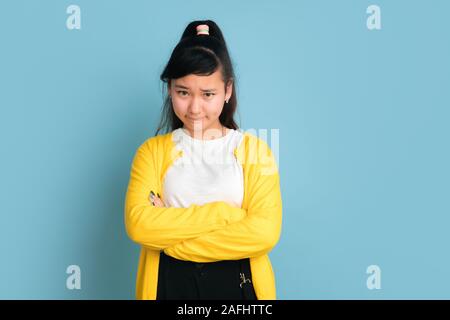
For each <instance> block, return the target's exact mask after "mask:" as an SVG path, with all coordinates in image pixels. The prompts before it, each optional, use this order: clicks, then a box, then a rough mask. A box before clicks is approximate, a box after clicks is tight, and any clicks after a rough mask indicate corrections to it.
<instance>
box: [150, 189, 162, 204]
mask: <svg viewBox="0 0 450 320" xmlns="http://www.w3.org/2000/svg"><path fill="white" fill-rule="evenodd" d="M150 202H151V203H152V204H153V205H154V206H155V207H165V205H164V202H163V201H162V200H161V198H160V196H159V193H157V195H155V194H154V193H153V191H150Z"/></svg>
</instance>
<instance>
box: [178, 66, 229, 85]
mask: <svg viewBox="0 0 450 320" xmlns="http://www.w3.org/2000/svg"><path fill="white" fill-rule="evenodd" d="M222 84H223V80H222V74H221V72H220V71H219V70H216V71H215V72H214V73H212V74H210V75H209V76H200V75H196V74H189V75H187V76H184V77H182V78H178V79H174V80H173V85H174V86H183V87H186V88H189V89H194V90H195V89H205V90H206V89H218V88H220V86H221V85H222Z"/></svg>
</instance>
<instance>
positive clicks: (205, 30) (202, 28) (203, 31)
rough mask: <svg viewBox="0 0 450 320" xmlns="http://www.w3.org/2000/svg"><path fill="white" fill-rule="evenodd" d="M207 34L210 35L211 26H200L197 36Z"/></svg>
mask: <svg viewBox="0 0 450 320" xmlns="http://www.w3.org/2000/svg"><path fill="white" fill-rule="evenodd" d="M199 34H206V35H209V26H208V25H207V24H200V25H198V26H197V35H199Z"/></svg>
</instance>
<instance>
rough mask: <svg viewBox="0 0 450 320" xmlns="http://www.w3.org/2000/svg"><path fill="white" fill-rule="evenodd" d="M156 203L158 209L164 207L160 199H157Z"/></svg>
mask: <svg viewBox="0 0 450 320" xmlns="http://www.w3.org/2000/svg"><path fill="white" fill-rule="evenodd" d="M155 203H156V206H158V207H164V202H163V201H162V200H161V199H160V198H158V197H156V198H155Z"/></svg>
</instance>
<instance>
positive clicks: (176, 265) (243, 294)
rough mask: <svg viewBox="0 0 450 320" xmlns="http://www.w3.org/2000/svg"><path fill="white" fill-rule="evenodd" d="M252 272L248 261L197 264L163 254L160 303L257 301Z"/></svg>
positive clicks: (159, 287)
mask: <svg viewBox="0 0 450 320" xmlns="http://www.w3.org/2000/svg"><path fill="white" fill-rule="evenodd" d="M242 264H246V265H245V266H244V265H242ZM247 270H248V271H247ZM249 270H250V260H249V259H248V258H247V259H242V260H222V261H217V262H208V263H196V262H193V261H184V260H178V259H175V258H172V257H170V256H168V255H166V254H165V253H164V252H163V251H161V253H160V260H159V271H158V289H157V296H156V300H171V299H195V300H203V299H208V300H257V298H256V294H255V291H254V288H253V283H252V282H251V281H249V280H248V279H250V280H251V272H250V274H249ZM241 284H242V287H241V286H240V285H241Z"/></svg>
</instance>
